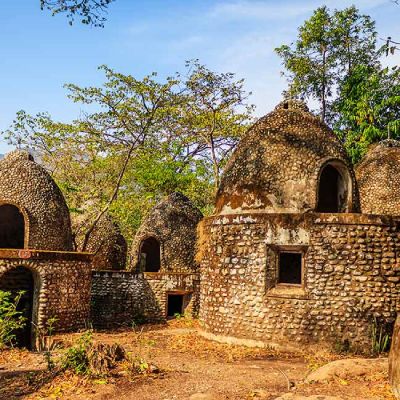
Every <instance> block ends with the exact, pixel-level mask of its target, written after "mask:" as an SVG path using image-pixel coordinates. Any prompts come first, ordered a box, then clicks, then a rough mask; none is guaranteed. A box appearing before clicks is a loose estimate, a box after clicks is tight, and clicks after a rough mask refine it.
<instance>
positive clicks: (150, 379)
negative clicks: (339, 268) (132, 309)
mask: <svg viewBox="0 0 400 400" xmlns="http://www.w3.org/2000/svg"><path fill="white" fill-rule="evenodd" d="M78 337H79V334H70V335H64V336H60V337H56V340H57V342H59V343H60V344H61V345H62V346H63V347H64V348H67V347H68V346H69V345H71V344H72V343H73V342H74V341H76V339H77V338H78ZM93 338H94V341H95V342H97V343H107V344H112V343H118V344H119V345H122V346H123V347H124V349H125V351H126V352H127V355H128V358H129V359H130V360H133V359H136V360H139V359H140V360H143V365H145V367H146V368H145V371H144V373H137V372H135V373H132V368H131V365H132V363H131V362H129V361H123V362H120V363H118V365H117V366H116V367H115V368H114V369H113V370H112V371H111V373H110V375H109V376H105V377H87V376H80V375H75V374H73V373H72V372H68V371H67V372H59V371H58V372H57V373H55V372H54V373H51V372H49V371H48V370H47V364H46V361H45V359H44V356H43V354H39V353H33V352H28V351H26V350H7V351H2V352H1V353H0V399H7V400H11V399H21V398H24V399H85V400H86V399H87V400H102V399H104V400H117V399H118V400H120V399H141V400H150V399H151V400H188V399H190V400H222V399H232V400H251V399H255V400H257V399H259V400H261V399H265V400H269V399H275V398H277V397H279V396H280V395H283V394H285V393H288V392H291V393H293V394H295V395H305V396H311V395H321V396H322V395H324V396H329V395H330V396H338V397H339V398H341V399H352V400H356V399H357V400H363V399H365V400H374V399H376V400H380V399H386V400H394V397H393V396H392V395H391V392H390V388H389V385H388V382H387V373H386V371H376V372H371V373H369V374H366V375H364V376H362V377H358V378H352V379H334V380H333V381H331V382H328V383H324V384H305V383H302V380H303V379H304V378H305V377H306V376H307V374H308V373H309V372H310V371H312V370H315V369H316V368H318V367H320V366H322V365H324V364H326V363H328V362H330V361H333V360H336V359H338V358H341V357H343V356H339V355H337V354H334V353H331V352H330V351H328V350H324V349H322V348H316V347H313V348H311V347H310V348H304V347H303V348H301V349H299V350H298V351H293V350H292V351H290V352H286V351H276V350H273V349H259V348H246V347H241V346H232V345H225V344H219V343H215V342H211V341H208V340H206V339H204V338H203V337H201V336H200V335H199V334H198V332H197V328H196V325H195V323H194V322H193V321H171V322H170V323H169V324H168V325H164V326H147V327H146V328H145V329H144V330H141V329H136V331H133V330H124V331H115V332H107V333H94V334H93ZM63 351H64V350H63V349H59V350H57V351H56V352H55V353H54V355H53V356H52V357H53V358H54V359H55V360H56V361H57V359H58V358H59V357H61V356H62V354H63ZM347 357H349V356H348V355H347ZM293 398H294V399H295V398H296V397H293Z"/></svg>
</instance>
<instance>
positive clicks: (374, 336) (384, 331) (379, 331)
mask: <svg viewBox="0 0 400 400" xmlns="http://www.w3.org/2000/svg"><path fill="white" fill-rule="evenodd" d="M389 327H390V328H389V329H388V325H387V324H383V323H381V322H380V321H378V319H377V318H376V317H375V316H374V319H373V321H372V324H371V353H372V354H373V355H375V356H378V355H380V354H382V353H385V352H387V351H389V348H390V341H391V330H392V329H391V328H393V326H392V325H389Z"/></svg>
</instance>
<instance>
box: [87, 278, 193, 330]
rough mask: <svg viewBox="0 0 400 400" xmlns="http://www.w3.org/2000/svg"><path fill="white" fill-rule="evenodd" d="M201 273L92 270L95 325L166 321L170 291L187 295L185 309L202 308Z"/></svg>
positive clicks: (190, 311) (191, 311)
mask: <svg viewBox="0 0 400 400" xmlns="http://www.w3.org/2000/svg"><path fill="white" fill-rule="evenodd" d="M199 284H200V282H199V274H178V273H175V274H173V273H169V274H168V273H146V274H142V273H134V272H129V271H93V272H92V294H91V305H92V308H91V316H92V321H93V325H94V326H95V327H96V328H109V327H113V326H120V325H124V326H131V325H132V322H133V321H135V322H142V321H146V322H163V321H165V319H166V311H167V310H166V306H167V304H166V302H167V295H168V293H176V292H179V293H181V294H184V295H186V299H187V302H188V304H186V311H187V312H188V313H190V314H191V315H192V316H196V315H197V313H198V308H199V304H198V303H199Z"/></svg>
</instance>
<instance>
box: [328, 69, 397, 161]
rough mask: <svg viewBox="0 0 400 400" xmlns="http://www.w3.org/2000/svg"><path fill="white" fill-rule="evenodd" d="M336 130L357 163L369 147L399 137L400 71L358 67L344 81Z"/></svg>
mask: <svg viewBox="0 0 400 400" xmlns="http://www.w3.org/2000/svg"><path fill="white" fill-rule="evenodd" d="M334 108H335V110H336V111H337V114H338V118H337V120H336V122H335V125H334V129H335V131H336V132H337V133H338V135H339V137H340V138H341V139H342V140H343V142H344V145H345V147H346V150H347V152H348V154H349V156H350V157H351V159H352V161H353V162H354V163H356V162H358V161H359V160H360V159H361V157H362V156H363V155H364V153H365V152H366V151H367V148H368V146H369V145H370V144H372V143H375V142H377V141H379V140H382V139H385V138H393V139H398V138H400V129H399V128H400V70H399V68H398V67H394V68H392V69H389V68H383V69H378V68H375V67H367V66H364V65H359V66H357V67H355V68H354V70H353V72H352V74H351V75H350V76H349V77H348V78H347V79H346V80H345V81H344V82H343V84H342V86H341V91H340V96H339V98H338V99H337V101H336V103H335V106H334Z"/></svg>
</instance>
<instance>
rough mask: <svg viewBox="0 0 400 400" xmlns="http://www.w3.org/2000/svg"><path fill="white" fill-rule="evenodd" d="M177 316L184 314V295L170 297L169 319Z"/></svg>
mask: <svg viewBox="0 0 400 400" xmlns="http://www.w3.org/2000/svg"><path fill="white" fill-rule="evenodd" d="M176 314H183V294H169V295H168V310H167V317H174V316H175V315H176Z"/></svg>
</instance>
